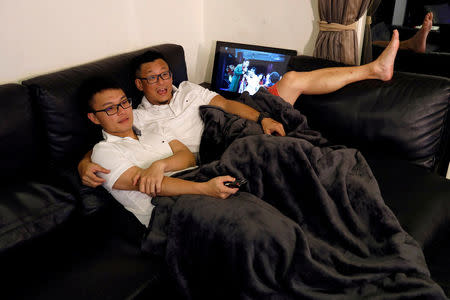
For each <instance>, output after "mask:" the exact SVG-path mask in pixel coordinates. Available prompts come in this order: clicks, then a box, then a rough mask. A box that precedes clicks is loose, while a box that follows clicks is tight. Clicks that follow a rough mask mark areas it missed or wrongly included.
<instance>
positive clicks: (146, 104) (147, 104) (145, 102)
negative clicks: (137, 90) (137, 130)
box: [140, 85, 178, 111]
mask: <svg viewBox="0 0 450 300" xmlns="http://www.w3.org/2000/svg"><path fill="white" fill-rule="evenodd" d="M177 91H178V88H177V87H176V86H174V85H172V100H171V101H170V103H169V104H163V105H154V104H151V103H150V101H148V100H147V98H146V97H145V95H144V96H143V97H142V100H141V104H140V105H141V106H142V107H143V108H144V109H145V110H156V111H160V110H165V109H168V108H169V105H170V104H171V103H172V102H173V100H174V99H175V93H176V92H177Z"/></svg>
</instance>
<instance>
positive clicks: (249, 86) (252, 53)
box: [211, 41, 297, 99]
mask: <svg viewBox="0 0 450 300" xmlns="http://www.w3.org/2000/svg"><path fill="white" fill-rule="evenodd" d="M296 55H297V51H295V50H290V49H281V48H272V47H265V46H257V45H247V44H239V43H231V42H223V41H217V43H216V51H215V56H214V66H213V73H212V78H211V89H212V90H213V91H215V92H217V93H219V94H220V95H222V96H224V97H226V98H230V99H233V98H236V97H238V96H239V95H240V94H242V93H243V92H245V91H247V92H248V93H249V94H250V95H253V94H254V93H256V92H257V91H258V89H259V88H260V87H261V86H265V87H269V86H271V85H273V84H275V83H276V82H277V81H278V80H280V79H281V77H282V76H283V75H284V73H286V71H287V68H288V64H289V60H290V58H291V57H292V56H296Z"/></svg>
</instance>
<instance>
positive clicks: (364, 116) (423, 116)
mask: <svg viewBox="0 0 450 300" xmlns="http://www.w3.org/2000/svg"><path fill="white" fill-rule="evenodd" d="M330 66H339V64H335V63H332V62H329V61H324V60H320V59H316V58H312V57H307V56H299V57H295V58H294V59H293V60H291V63H290V69H291V70H297V71H310V70H313V69H317V68H321V67H330ZM449 96H450V80H449V79H448V78H444V77H437V76H429V75H422V74H413V73H402V72H395V73H394V77H393V79H392V80H390V81H388V82H382V81H379V80H365V81H361V82H357V83H353V84H350V85H348V86H346V87H344V88H342V89H340V90H338V91H336V92H334V93H331V94H327V95H315V96H310V95H301V96H300V98H299V99H298V100H297V103H296V108H298V109H299V110H300V111H301V112H303V113H304V114H305V115H306V116H307V117H308V122H309V125H310V127H311V128H313V129H317V130H319V131H320V132H322V134H323V135H324V136H325V137H326V138H328V139H330V140H331V141H332V142H334V143H340V144H345V145H347V146H350V147H355V148H358V149H360V150H361V151H362V152H363V153H364V154H365V155H368V156H378V157H382V156H388V157H392V156H393V157H395V158H398V159H402V160H408V161H411V162H413V163H415V164H417V165H420V166H423V167H425V168H428V169H431V170H433V171H437V172H439V173H440V174H445V170H446V169H447V167H448V161H449V153H450V149H449V147H450V145H449V139H450V135H449V131H450V123H449V121H450V120H449V119H450V116H449V109H450V102H449V101H450V100H449V99H450V98H449Z"/></svg>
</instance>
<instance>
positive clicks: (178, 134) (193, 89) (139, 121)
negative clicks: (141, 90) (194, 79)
mask: <svg viewBox="0 0 450 300" xmlns="http://www.w3.org/2000/svg"><path fill="white" fill-rule="evenodd" d="M217 95H218V94H217V93H215V92H212V91H210V90H208V89H205V88H203V87H201V86H199V85H198V84H194V83H191V82H188V81H183V82H182V83H181V84H180V87H179V88H178V89H177V88H176V87H175V86H173V97H172V100H171V101H170V102H169V104H165V105H153V104H151V103H150V102H148V100H147V98H145V96H144V97H143V98H142V102H141V104H140V105H139V106H138V107H137V109H135V110H134V111H133V112H134V124H135V125H136V126H137V127H139V128H144V127H145V128H146V130H150V131H153V132H154V133H158V134H159V135H161V136H162V137H164V138H167V137H168V136H172V137H173V138H175V139H177V140H179V141H180V142H182V143H183V144H185V145H186V146H187V147H188V148H189V150H191V151H192V152H193V153H198V150H199V148H200V139H201V136H202V133H203V128H204V124H203V121H202V119H201V118H200V112H199V107H200V106H201V105H207V104H209V102H211V99H212V98H214V97H215V96H217Z"/></svg>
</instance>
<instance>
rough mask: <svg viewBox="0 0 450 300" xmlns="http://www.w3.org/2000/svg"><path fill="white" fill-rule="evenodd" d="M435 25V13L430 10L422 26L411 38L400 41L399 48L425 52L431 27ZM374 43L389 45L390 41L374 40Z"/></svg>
mask: <svg viewBox="0 0 450 300" xmlns="http://www.w3.org/2000/svg"><path fill="white" fill-rule="evenodd" d="M432 26H433V13H432V12H429V13H427V14H426V15H425V18H424V19H423V23H422V27H421V28H420V29H419V31H418V32H416V34H415V35H414V36H413V37H411V38H410V39H407V40H404V41H401V42H400V46H399V49H403V50H411V51H414V52H418V53H424V52H425V50H426V46H427V37H428V33H430V30H431V27H432ZM373 44H375V45H379V46H383V47H384V46H387V45H388V44H389V42H388V41H374V42H373Z"/></svg>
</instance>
